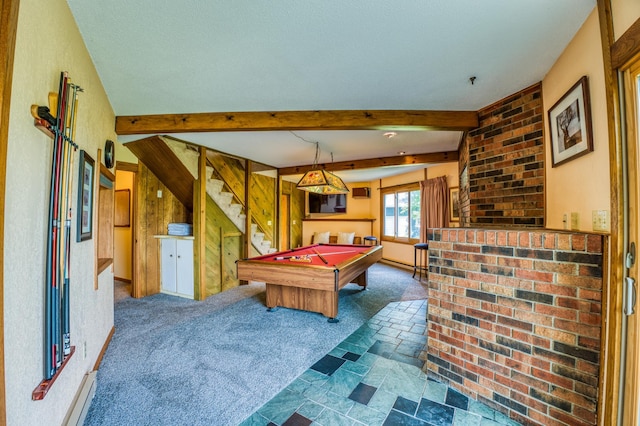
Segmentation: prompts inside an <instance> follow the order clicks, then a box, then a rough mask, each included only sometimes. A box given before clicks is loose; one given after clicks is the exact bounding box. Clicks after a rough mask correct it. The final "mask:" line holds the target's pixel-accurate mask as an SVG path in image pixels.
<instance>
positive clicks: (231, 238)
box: [202, 195, 243, 299]
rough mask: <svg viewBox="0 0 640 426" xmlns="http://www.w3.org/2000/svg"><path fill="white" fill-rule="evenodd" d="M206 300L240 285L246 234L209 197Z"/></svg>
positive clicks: (207, 210)
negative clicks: (239, 266) (238, 263)
mask: <svg viewBox="0 0 640 426" xmlns="http://www.w3.org/2000/svg"><path fill="white" fill-rule="evenodd" d="M205 240H206V243H205V246H206V249H205V265H206V281H205V294H204V297H203V298H202V299H204V298H206V297H208V296H211V295H212V294H216V293H220V292H221V291H224V290H228V289H230V288H233V287H237V286H238V285H240V281H238V278H237V274H236V261H237V260H238V259H240V258H242V247H243V234H242V233H241V232H240V231H239V230H238V228H237V227H236V226H235V225H234V224H233V222H231V220H230V219H229V218H228V217H227V216H226V215H225V213H224V212H223V211H222V210H221V209H220V207H218V205H217V204H216V203H215V202H214V201H213V199H211V197H209V196H208V195H207V203H206V230H205Z"/></svg>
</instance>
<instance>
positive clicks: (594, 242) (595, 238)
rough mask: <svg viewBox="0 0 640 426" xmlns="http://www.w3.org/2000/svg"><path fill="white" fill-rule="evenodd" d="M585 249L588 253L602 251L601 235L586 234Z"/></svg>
mask: <svg viewBox="0 0 640 426" xmlns="http://www.w3.org/2000/svg"><path fill="white" fill-rule="evenodd" d="M587 251H588V252H589V253H602V236H600V235H588V236H587Z"/></svg>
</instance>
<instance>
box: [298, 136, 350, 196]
mask: <svg viewBox="0 0 640 426" xmlns="http://www.w3.org/2000/svg"><path fill="white" fill-rule="evenodd" d="M296 136H297V135H296ZM313 143H315V144H316V156H315V158H314V160H313V166H312V168H311V170H309V171H308V172H307V173H305V174H304V176H302V179H300V180H299V181H298V185H297V188H298V189H301V190H303V191H307V192H315V193H316V194H347V193H348V192H349V188H347V185H345V184H344V182H343V181H342V179H340V178H339V177H338V176H336V175H334V174H333V173H331V172H328V171H326V170H324V169H320V168H319V167H318V156H319V155H320V144H319V142H313ZM332 156H333V155H332Z"/></svg>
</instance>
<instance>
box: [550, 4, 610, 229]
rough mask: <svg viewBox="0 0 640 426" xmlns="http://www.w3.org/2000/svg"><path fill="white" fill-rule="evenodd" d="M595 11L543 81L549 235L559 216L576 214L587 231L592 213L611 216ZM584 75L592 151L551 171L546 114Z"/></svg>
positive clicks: (561, 225) (557, 225)
mask: <svg viewBox="0 0 640 426" xmlns="http://www.w3.org/2000/svg"><path fill="white" fill-rule="evenodd" d="M600 46H601V42H600V27H599V23H598V15H597V11H596V10H595V9H594V11H593V12H592V13H591V15H589V17H588V18H587V20H586V21H585V23H584V25H583V26H582V28H581V29H580V30H579V31H578V33H577V34H576V36H575V37H574V38H573V40H572V41H571V43H569V45H568V46H567V47H566V49H565V50H564V52H563V53H562V55H561V56H560V57H559V58H558V60H557V61H556V63H555V64H554V66H553V67H552V68H551V70H550V71H549V72H548V73H547V75H546V76H545V78H544V80H542V98H543V104H544V111H545V146H546V161H547V164H546V187H545V189H546V214H545V225H546V227H547V228H549V229H563V228H564V223H563V216H564V214H565V213H566V214H567V215H568V218H569V220H568V222H569V225H570V217H571V215H570V213H571V212H577V213H578V214H579V219H580V220H579V222H580V224H579V230H581V231H591V230H592V212H593V210H607V211H610V205H611V197H610V193H609V191H610V188H609V185H610V179H609V141H608V133H607V110H606V99H605V96H606V93H605V83H604V70H603V68H604V65H603V61H602V49H601V47H600ZM583 75H586V76H587V77H588V78H589V88H590V98H591V117H592V128H593V145H594V151H593V152H591V153H588V154H586V155H584V156H582V157H579V158H577V159H574V160H571V161H569V162H568V163H564V164H561V165H559V166H557V167H551V165H552V161H551V148H550V146H551V145H550V142H549V123H548V114H547V113H548V111H549V108H551V107H552V106H553V105H554V104H555V103H556V102H557V101H558V99H560V98H561V97H562V96H563V95H564V94H565V93H566V92H567V91H568V90H569V89H570V88H571V87H572V86H573V85H574V84H575V83H576V82H577V81H578V80H579V79H580V78H581V77H582V76H583Z"/></svg>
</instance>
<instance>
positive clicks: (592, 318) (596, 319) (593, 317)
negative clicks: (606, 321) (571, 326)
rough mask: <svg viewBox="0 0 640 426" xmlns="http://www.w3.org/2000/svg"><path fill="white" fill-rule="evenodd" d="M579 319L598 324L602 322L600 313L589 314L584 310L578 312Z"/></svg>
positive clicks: (585, 322)
mask: <svg viewBox="0 0 640 426" xmlns="http://www.w3.org/2000/svg"><path fill="white" fill-rule="evenodd" d="M579 321H580V322H581V323H583V324H589V325H597V326H600V324H601V322H602V316H601V315H600V314H591V313H586V312H580V319H579Z"/></svg>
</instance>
